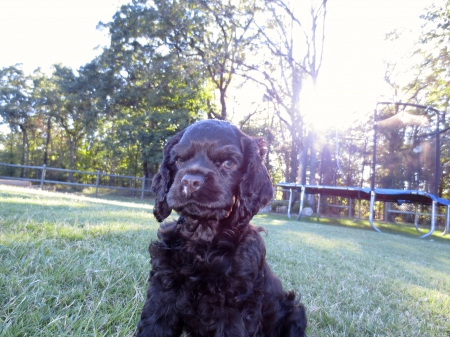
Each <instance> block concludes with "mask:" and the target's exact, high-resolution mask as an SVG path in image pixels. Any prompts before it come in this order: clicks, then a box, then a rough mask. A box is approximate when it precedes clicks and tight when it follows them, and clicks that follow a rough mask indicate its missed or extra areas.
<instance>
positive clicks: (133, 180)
mask: <svg viewBox="0 0 450 337" xmlns="http://www.w3.org/2000/svg"><path fill="white" fill-rule="evenodd" d="M1 166H7V167H13V168H18V169H34V170H41V173H40V176H39V175H36V176H39V177H35V178H28V177H14V176H3V175H0V179H8V180H21V181H31V182H35V183H38V184H39V188H40V189H43V187H44V184H55V185H56V184H58V185H69V186H81V187H95V196H97V195H98V189H99V188H108V189H115V190H127V191H139V192H141V199H144V194H145V193H146V192H147V193H150V192H151V190H150V189H149V188H146V186H148V185H150V184H149V183H150V182H151V179H147V178H145V176H143V177H142V178H138V177H133V176H123V175H115V174H109V173H104V172H100V170H98V171H96V172H88V171H77V170H67V169H61V168H54V167H47V166H46V165H45V164H44V165H42V166H27V165H15V164H6V163H0V167H1ZM47 171H59V172H67V173H76V174H81V175H90V176H95V184H94V183H80V182H71V181H59V180H48V179H45V174H46V172H47ZM102 177H109V178H114V179H115V178H120V179H128V181H129V184H128V185H129V186H113V185H103V184H101V180H102ZM139 185H140V187H138V186H139ZM132 186H134V187H132Z"/></svg>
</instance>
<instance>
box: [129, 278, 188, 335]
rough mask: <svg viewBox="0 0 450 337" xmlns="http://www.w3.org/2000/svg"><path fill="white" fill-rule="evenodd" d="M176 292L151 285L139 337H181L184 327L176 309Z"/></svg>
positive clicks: (139, 326)
mask: <svg viewBox="0 0 450 337" xmlns="http://www.w3.org/2000/svg"><path fill="white" fill-rule="evenodd" d="M175 303H176V294H175V292H174V291H164V290H162V289H161V288H160V287H157V286H155V285H154V284H151V285H150V287H149V289H148V293H147V300H146V302H145V305H144V309H143V310H142V313H141V320H140V321H139V324H138V331H137V334H136V336H137V337H179V336H181V333H182V331H183V325H182V323H181V320H180V318H179V315H178V312H177V310H176V307H175Z"/></svg>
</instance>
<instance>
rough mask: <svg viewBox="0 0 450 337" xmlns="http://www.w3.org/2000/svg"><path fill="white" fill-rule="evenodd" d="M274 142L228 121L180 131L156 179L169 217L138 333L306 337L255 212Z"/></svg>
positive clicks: (155, 245) (300, 312) (267, 185)
mask: <svg viewBox="0 0 450 337" xmlns="http://www.w3.org/2000/svg"><path fill="white" fill-rule="evenodd" d="M265 155H266V147H265V144H264V142H263V141H262V140H260V139H253V138H250V137H248V136H247V135H245V134H244V133H242V132H241V131H240V130H239V129H237V128H236V127H234V126H233V125H231V124H229V123H227V122H221V121H212V120H208V121H202V122H198V123H196V124H193V125H191V126H190V127H188V128H187V129H185V130H184V131H182V132H180V133H178V134H177V135H175V136H174V137H172V138H171V139H170V140H169V141H168V143H167V144H166V146H165V148H164V158H163V162H162V164H161V168H160V171H159V173H158V174H157V175H155V178H154V180H153V185H152V188H153V190H154V191H155V193H156V200H155V208H154V215H155V217H156V218H157V219H158V221H160V222H161V221H163V220H164V219H165V218H167V217H168V216H169V215H170V213H171V211H172V209H174V210H175V211H177V212H178V214H179V215H180V217H179V219H178V220H177V221H167V222H164V223H162V224H161V226H160V229H159V231H158V241H154V242H152V243H151V244H150V247H149V252H150V256H151V265H152V270H151V272H150V279H149V288H148V292H147V300H146V302H145V305H144V308H143V311H142V314H141V320H140V322H139V325H138V332H137V336H140V337H143V336H146V337H149V336H151V337H175V336H181V334H182V332H183V331H185V332H187V333H188V334H189V336H192V337H194V336H195V337H209V336H211V337H213V336H214V337H219V336H221V337H222V336H223V337H250V336H252V337H262V336H265V337H294V336H295V337H300V336H305V329H306V314H305V310H304V307H303V305H302V304H301V303H300V302H299V300H297V299H296V298H295V294H294V293H293V292H285V291H283V288H282V285H281V282H280V280H279V279H278V278H277V277H276V276H275V275H274V274H273V273H272V272H271V270H270V268H269V266H268V264H267V263H266V261H265V255H266V250H265V246H264V242H263V239H262V237H261V235H260V232H261V231H264V229H262V228H257V227H254V226H252V225H251V224H249V221H250V220H251V218H252V217H253V216H254V215H255V214H256V213H257V212H258V211H259V209H260V208H261V207H263V206H265V205H266V204H267V203H268V202H269V201H270V200H271V198H272V196H273V190H272V183H271V181H270V179H269V176H268V174H267V170H266V169H265V167H264V165H263V159H264V157H265Z"/></svg>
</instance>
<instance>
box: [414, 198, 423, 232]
mask: <svg viewBox="0 0 450 337" xmlns="http://www.w3.org/2000/svg"><path fill="white" fill-rule="evenodd" d="M415 206H416V212H415V214H414V227H416V231H418V232H419V233H421V230H420V228H419V214H418V213H419V209H418V208H419V204H416V205H415Z"/></svg>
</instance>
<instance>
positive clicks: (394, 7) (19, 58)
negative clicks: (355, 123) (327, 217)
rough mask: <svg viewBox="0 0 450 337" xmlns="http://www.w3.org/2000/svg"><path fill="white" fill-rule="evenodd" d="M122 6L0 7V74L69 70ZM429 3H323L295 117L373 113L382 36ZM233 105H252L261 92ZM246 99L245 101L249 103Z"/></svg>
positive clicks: (96, 0) (57, 2)
mask: <svg viewBox="0 0 450 337" xmlns="http://www.w3.org/2000/svg"><path fill="white" fill-rule="evenodd" d="M127 2H128V1H127V0H77V1H74V0H20V1H12V0H0V68H2V67H7V66H10V65H14V64H16V63H22V65H23V66H22V67H23V69H24V70H25V72H27V73H31V72H32V71H33V70H35V69H36V68H38V67H41V68H42V69H43V70H44V71H47V72H50V68H51V66H52V65H53V64H56V63H62V64H64V65H65V66H69V67H71V68H73V69H77V68H79V67H80V66H83V65H85V64H86V63H88V62H89V61H91V60H92V59H93V58H94V57H95V56H97V55H99V54H100V52H101V49H99V48H97V47H99V46H103V45H106V44H107V43H108V37H107V32H105V31H99V30H97V29H96V26H97V24H98V22H99V21H103V22H108V21H111V19H112V16H113V15H114V13H115V12H116V10H117V9H118V8H119V7H120V5H121V4H124V3H127ZM432 2H433V1H432V0H377V1H373V0H329V1H328V16H327V22H326V37H325V53H324V59H323V65H322V69H321V72H320V75H319V79H318V82H317V84H316V85H315V86H312V85H310V86H309V87H306V88H305V90H304V91H303V92H302V107H301V108H302V111H304V113H305V115H306V118H307V119H308V120H309V121H310V122H311V123H312V124H315V125H316V126H317V128H318V129H321V128H325V127H327V126H330V125H333V126H345V125H348V124H349V123H351V121H352V120H353V119H355V118H358V117H360V116H362V115H365V114H367V113H368V112H369V111H373V109H374V107H375V103H376V101H377V99H380V97H382V96H383V94H386V92H387V91H386V85H385V84H384V80H383V77H384V66H383V58H385V57H386V53H387V52H388V50H386V45H385V43H384V42H383V41H384V36H385V34H386V33H388V32H389V31H392V30H393V29H395V28H400V27H405V28H407V29H416V28H417V27H419V25H420V21H419V19H418V17H419V15H420V14H421V13H423V8H425V7H427V6H429V5H430V4H431V3H432ZM243 94H244V95H246V97H241V98H239V97H237V99H243V100H245V99H246V100H248V99H249V98H250V99H251V100H253V101H259V100H261V98H262V95H261V92H253V93H250V95H249V94H248V93H247V92H245V93H244V92H243ZM249 96H250V97H249Z"/></svg>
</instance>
